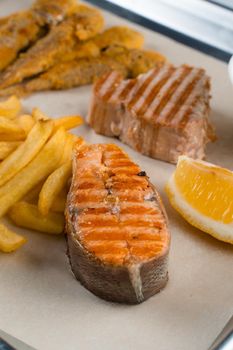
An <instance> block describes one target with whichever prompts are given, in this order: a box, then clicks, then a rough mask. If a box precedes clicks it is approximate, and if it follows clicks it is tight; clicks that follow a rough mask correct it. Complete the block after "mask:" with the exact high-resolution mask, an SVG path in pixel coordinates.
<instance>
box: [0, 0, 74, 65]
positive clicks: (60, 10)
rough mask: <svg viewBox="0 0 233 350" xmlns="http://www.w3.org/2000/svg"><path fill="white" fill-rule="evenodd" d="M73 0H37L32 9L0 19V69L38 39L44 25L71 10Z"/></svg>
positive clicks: (61, 18) (53, 21) (56, 20)
mask: <svg viewBox="0 0 233 350" xmlns="http://www.w3.org/2000/svg"><path fill="white" fill-rule="evenodd" d="M74 5H75V6H77V5H76V2H75V0H51V1H49V0H38V1H37V2H36V3H35V5H34V6H33V7H32V9H29V10H26V11H21V12H17V13H14V14H12V15H9V16H7V17H4V18H2V19H1V20H0V71H1V70H3V69H4V68H6V67H7V66H8V65H9V64H10V63H12V62H13V61H14V60H15V59H16V57H17V55H18V53H19V52H20V51H21V50H23V49H25V48H27V47H29V46H30V45H31V44H32V43H34V42H35V41H36V40H38V39H39V38H40V36H41V34H42V33H43V29H44V26H45V25H47V24H50V23H53V24H54V23H57V22H59V21H61V20H63V19H64V17H65V16H66V15H67V14H69V13H70V12H71V10H72V11H73V9H74Z"/></svg>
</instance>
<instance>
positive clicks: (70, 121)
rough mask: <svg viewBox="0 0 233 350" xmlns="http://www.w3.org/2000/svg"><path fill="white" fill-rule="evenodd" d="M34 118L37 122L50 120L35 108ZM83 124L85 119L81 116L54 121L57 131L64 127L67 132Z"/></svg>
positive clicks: (71, 116)
mask: <svg viewBox="0 0 233 350" xmlns="http://www.w3.org/2000/svg"><path fill="white" fill-rule="evenodd" d="M32 117H33V118H34V120H35V121H38V120H48V119H50V118H49V117H48V116H47V115H46V114H45V113H43V112H42V111H41V110H40V109H39V108H34V109H33V111H32ZM82 124H83V118H82V117H80V116H79V115H68V116H65V117H61V118H57V119H54V128H55V130H56V129H58V128H60V127H63V128H64V129H66V130H70V129H73V128H75V127H77V126H80V125H82Z"/></svg>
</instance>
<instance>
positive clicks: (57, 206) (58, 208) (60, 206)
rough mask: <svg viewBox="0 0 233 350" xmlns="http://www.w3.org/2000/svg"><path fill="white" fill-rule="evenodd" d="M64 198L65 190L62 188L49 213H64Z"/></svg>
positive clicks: (65, 195)
mask: <svg viewBox="0 0 233 350" xmlns="http://www.w3.org/2000/svg"><path fill="white" fill-rule="evenodd" d="M66 197H67V189H66V188H63V190H62V191H61V192H60V193H59V194H58V195H57V197H55V199H54V201H53V203H52V206H51V211H55V212H57V213H64V211H65V207H66Z"/></svg>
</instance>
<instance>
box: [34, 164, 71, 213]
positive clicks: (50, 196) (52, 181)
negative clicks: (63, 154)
mask: <svg viewBox="0 0 233 350" xmlns="http://www.w3.org/2000/svg"><path fill="white" fill-rule="evenodd" d="M70 177H71V160H70V161H68V162H66V163H64V164H63V165H61V166H60V167H59V168H58V169H56V170H55V171H54V172H53V173H52V174H51V175H50V176H49V177H48V178H47V180H46V181H45V183H44V186H43V187H42V190H41V192H40V194H39V201H38V208H39V211H40V212H41V214H42V215H47V214H48V212H49V210H50V208H51V206H52V203H53V202H54V199H55V198H56V197H57V195H58V193H59V192H60V191H61V190H62V189H63V188H64V187H65V186H66V184H67V181H68V179H69V178H70Z"/></svg>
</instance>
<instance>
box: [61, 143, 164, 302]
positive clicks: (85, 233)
mask: <svg viewBox="0 0 233 350" xmlns="http://www.w3.org/2000/svg"><path fill="white" fill-rule="evenodd" d="M86 174H88V175H87V176H86ZM95 183H96V188H95V186H94V184H95ZM135 184H136V185H135ZM66 220H67V233H68V236H67V237H68V255H69V258H70V263H71V267H72V270H73V272H74V274H75V276H76V277H77V278H78V279H79V280H80V281H81V282H82V283H83V284H84V286H85V287H86V288H87V289H89V290H90V291H92V292H93V293H94V294H96V295H98V296H100V297H102V298H104V299H107V300H112V301H117V302H127V303H139V302H142V301H143V300H145V299H147V298H148V297H150V296H151V295H153V294H155V293H156V292H158V291H159V290H160V289H161V288H162V287H163V286H164V285H165V284H166V281H167V256H168V251H169V245H170V235H169V232H168V229H167V223H166V214H165V211H164V209H163V206H162V203H161V200H160V198H159V196H158V194H157V192H156V190H155V188H154V187H153V186H152V185H151V184H150V182H149V180H148V177H147V176H146V175H145V174H144V172H141V170H140V168H139V167H138V166H137V165H136V164H134V163H133V162H132V161H131V160H130V159H129V157H128V156H127V155H126V154H125V153H124V152H123V151H122V150H121V149H120V148H119V147H118V146H116V145H90V146H83V147H82V149H79V150H78V149H77V150H76V153H75V155H74V167H73V179H72V184H71V188H70V192H69V195H68V201H67V209H66ZM133 271H134V272H133ZM152 271H153V272H152ZM148 276H150V281H148ZM145 285H148V287H147V288H145ZM127 286H128V287H127ZM126 287H127V288H126Z"/></svg>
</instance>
